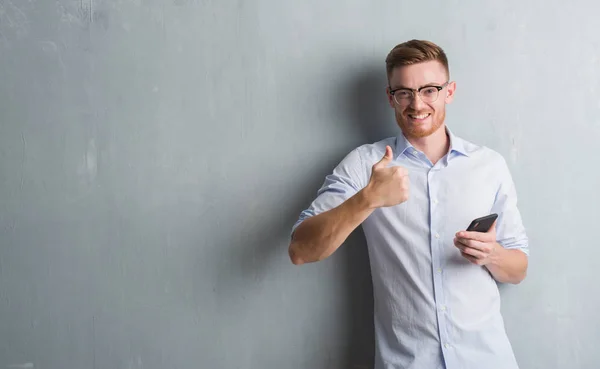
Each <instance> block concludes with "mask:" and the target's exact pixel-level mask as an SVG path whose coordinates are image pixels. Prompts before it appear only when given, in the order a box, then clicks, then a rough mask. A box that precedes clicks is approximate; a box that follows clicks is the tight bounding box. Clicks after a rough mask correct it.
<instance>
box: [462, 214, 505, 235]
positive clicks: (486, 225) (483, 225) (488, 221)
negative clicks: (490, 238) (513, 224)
mask: <svg viewBox="0 0 600 369" xmlns="http://www.w3.org/2000/svg"><path fill="white" fill-rule="evenodd" d="M497 218H498V214H490V215H486V216H484V217H481V218H477V219H473V221H472V222H471V224H470V225H469V227H468V228H467V231H469V232H484V233H485V232H487V231H489V230H490V228H492V224H494V221H495V220H496V219H497Z"/></svg>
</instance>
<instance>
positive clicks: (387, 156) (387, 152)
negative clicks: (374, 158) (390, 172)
mask: <svg viewBox="0 0 600 369" xmlns="http://www.w3.org/2000/svg"><path fill="white" fill-rule="evenodd" d="M390 161H392V148H391V147H389V146H386V147H385V155H383V158H382V159H381V160H380V161H379V162H377V163H376V164H375V165H374V166H373V167H374V168H375V169H379V168H385V166H386V165H388V163H389V162H390Z"/></svg>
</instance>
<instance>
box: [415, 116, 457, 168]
mask: <svg viewBox="0 0 600 369" xmlns="http://www.w3.org/2000/svg"><path fill="white" fill-rule="evenodd" d="M407 139H408V142H410V143H411V145H413V146H414V147H416V148H417V149H418V150H419V151H421V152H423V153H424V154H425V156H427V158H428V159H429V160H430V161H431V162H432V163H433V164H435V163H437V162H438V161H439V160H440V159H441V158H443V157H444V155H446V154H447V153H448V150H449V149H450V138H449V137H448V134H447V133H446V126H445V125H444V124H442V125H441V126H440V127H439V128H438V129H437V130H436V131H435V132H433V133H432V134H430V135H429V136H427V137H420V138H412V137H411V138H407Z"/></svg>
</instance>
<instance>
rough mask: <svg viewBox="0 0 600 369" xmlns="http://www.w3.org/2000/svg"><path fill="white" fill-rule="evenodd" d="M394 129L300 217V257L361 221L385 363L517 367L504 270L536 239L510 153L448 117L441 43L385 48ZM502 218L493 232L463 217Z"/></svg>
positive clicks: (332, 178)
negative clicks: (506, 316)
mask: <svg viewBox="0 0 600 369" xmlns="http://www.w3.org/2000/svg"><path fill="white" fill-rule="evenodd" d="M386 65H387V75H388V82H389V86H388V87H387V98H388V101H389V104H390V106H391V107H392V108H393V109H394V112H395V116H396V121H397V123H398V126H399V127H400V129H401V133H399V134H398V136H397V137H391V138H388V139H384V140H382V141H379V142H376V143H374V144H368V145H363V146H360V147H358V148H356V149H354V150H353V151H352V152H350V153H349V154H348V155H347V156H346V157H345V158H344V159H343V160H342V161H341V162H340V163H339V165H338V166H337V167H336V168H335V169H334V170H333V173H332V174H330V175H328V176H327V177H326V179H325V182H324V184H323V186H322V187H321V189H320V190H319V191H318V196H317V198H316V199H315V200H314V201H313V202H312V204H311V205H310V207H309V208H308V209H306V210H304V211H303V212H302V213H301V215H300V218H299V219H298V221H297V222H296V224H295V225H294V227H293V229H292V241H291V243H290V247H289V254H290V258H291V260H292V262H293V263H294V264H303V263H309V262H315V261H319V260H323V259H324V258H326V257H328V256H329V255H331V254H332V253H333V252H334V251H335V250H336V249H337V248H338V247H339V246H340V245H341V244H342V243H343V242H344V241H345V240H346V238H347V237H348V236H349V234H350V233H351V232H352V231H353V230H354V229H355V228H356V227H358V226H359V225H362V227H363V230H364V233H365V237H366V240H367V244H368V250H369V259H370V263H371V274H372V277H373V293H374V300H375V305H374V313H375V317H374V324H375V340H376V355H375V368H376V369H400V368H402V369H408V368H418V369H437V368H446V369H458V368H460V369H486V368H490V369H492V368H494V369H515V368H518V365H517V363H516V360H515V357H514V354H513V350H512V347H511V344H510V342H509V340H508V338H507V335H506V332H505V328H504V322H503V318H502V316H501V313H500V297H499V293H498V288H497V285H496V281H498V282H501V283H514V284H516V283H519V282H521V281H522V280H523V279H524V278H525V275H526V271H527V265H528V254H529V248H528V239H527V236H526V233H525V230H524V227H523V225H522V221H521V216H520V213H519V210H518V209H517V196H516V191H515V187H514V184H513V181H512V178H511V175H510V172H509V169H508V167H507V164H506V162H505V160H504V159H503V157H502V156H501V155H500V154H498V153H497V152H495V151H493V150H491V149H489V148H486V147H483V146H478V145H475V144H473V143H470V142H467V141H465V140H463V139H461V138H459V137H457V136H455V135H454V134H453V133H452V132H451V131H450V130H449V129H448V128H447V127H446V125H445V123H444V120H445V105H446V104H448V103H450V102H451V101H452V100H453V98H454V93H455V91H456V83H455V82H452V81H450V79H449V68H448V60H447V57H446V54H445V53H444V51H443V50H442V49H441V48H440V47H439V46H437V45H435V44H434V43H432V42H429V41H419V40H412V41H408V42H405V43H402V44H400V45H398V46H396V47H395V48H393V49H392V50H391V52H390V53H389V55H388V56H387V59H386ZM491 213H496V214H498V218H497V220H496V222H495V223H494V225H493V226H492V228H491V229H490V230H489V231H488V232H485V233H484V232H466V231H465V230H464V229H465V227H466V226H468V225H469V224H470V222H471V221H472V220H473V219H475V218H478V217H481V216H485V215H488V214H491Z"/></svg>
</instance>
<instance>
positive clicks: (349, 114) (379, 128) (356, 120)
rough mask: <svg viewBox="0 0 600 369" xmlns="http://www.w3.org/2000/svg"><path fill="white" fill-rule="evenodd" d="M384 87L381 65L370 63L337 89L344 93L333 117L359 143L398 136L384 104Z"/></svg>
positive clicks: (391, 115)
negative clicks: (337, 116) (338, 117)
mask: <svg viewBox="0 0 600 369" xmlns="http://www.w3.org/2000/svg"><path fill="white" fill-rule="evenodd" d="M386 86H387V78H386V72H385V63H380V64H376V63H371V64H369V65H365V66H364V67H362V68H361V69H360V70H359V71H358V72H357V73H356V74H355V75H353V76H350V78H348V81H347V83H346V85H345V86H341V88H340V90H341V91H344V93H342V94H340V95H339V96H340V99H339V106H338V110H339V111H338V112H337V113H338V114H341V115H342V116H343V119H344V121H345V122H348V124H349V125H350V126H349V127H348V129H349V130H351V131H356V132H357V135H359V137H360V139H361V140H362V141H361V142H363V143H372V142H376V141H379V140H381V139H384V138H386V137H390V136H396V135H397V134H398V133H399V128H398V126H397V125H396V122H395V118H394V112H393V110H392V108H391V107H390V106H389V104H388V101H387V96H386V93H385V88H386Z"/></svg>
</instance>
